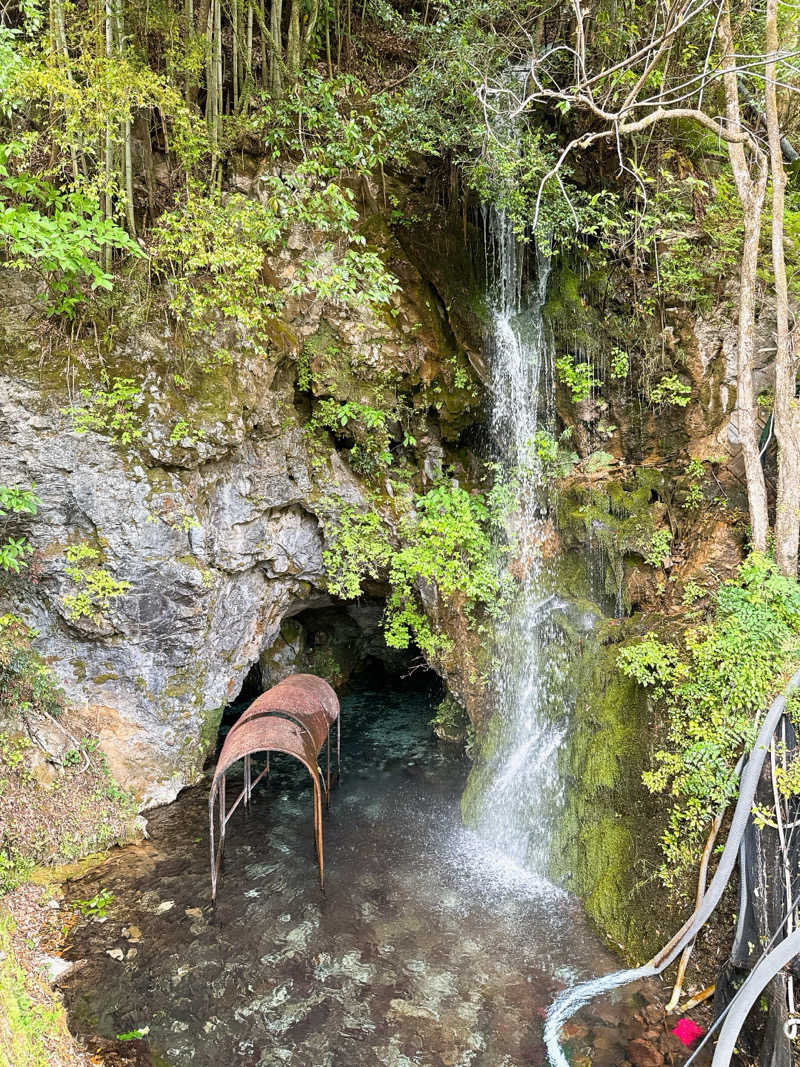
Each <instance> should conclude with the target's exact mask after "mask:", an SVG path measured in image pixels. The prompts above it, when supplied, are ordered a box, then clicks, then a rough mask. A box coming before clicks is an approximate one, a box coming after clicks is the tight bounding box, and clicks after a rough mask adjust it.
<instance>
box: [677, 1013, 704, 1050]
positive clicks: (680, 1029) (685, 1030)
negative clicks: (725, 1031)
mask: <svg viewBox="0 0 800 1067" xmlns="http://www.w3.org/2000/svg"><path fill="white" fill-rule="evenodd" d="M672 1032H673V1034H674V1035H675V1037H677V1039H678V1040H679V1041H680V1043H681V1044H682V1045H686V1046H687V1047H688V1046H689V1045H693V1044H694V1043H695V1041H696V1040H697V1039H698V1037H702V1036H703V1034H704V1033H705V1030H704V1029H703V1028H702V1026H698V1025H697V1023H696V1022H694V1021H693V1020H692V1019H689V1018H687V1017H686V1016H685V1015H684V1017H683V1018H682V1019H678V1022H677V1023H676V1024H675V1026H674V1027H673V1028H672Z"/></svg>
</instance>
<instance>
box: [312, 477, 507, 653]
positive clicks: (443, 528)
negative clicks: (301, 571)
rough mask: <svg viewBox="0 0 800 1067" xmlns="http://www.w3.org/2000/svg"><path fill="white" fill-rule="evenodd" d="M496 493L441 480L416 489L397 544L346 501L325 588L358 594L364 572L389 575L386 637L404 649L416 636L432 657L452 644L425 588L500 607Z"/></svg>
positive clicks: (332, 531)
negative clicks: (432, 615)
mask: <svg viewBox="0 0 800 1067" xmlns="http://www.w3.org/2000/svg"><path fill="white" fill-rule="evenodd" d="M501 509H502V505H496V504H495V498H494V497H492V496H489V497H486V496H484V495H482V494H480V493H475V494H473V493H469V492H467V491H466V490H465V489H461V488H460V487H458V486H454V485H452V484H450V483H449V482H442V483H440V484H438V485H436V486H434V487H433V488H432V489H430V490H429V491H428V492H427V493H424V494H421V495H418V496H417V497H416V498H415V501H414V509H413V511H411V512H410V513H408V514H407V515H405V516H404V517H403V518H402V519H401V521H400V523H399V533H400V546H399V547H395V546H394V545H393V544H392V541H391V539H390V534H389V530H388V527H387V526H386V524H385V523H384V521H383V520H382V519H381V518H380V517H379V516H378V515H377V514H376V513H374V512H367V513H361V512H358V511H356V509H354V508H345V509H344V510H343V511H342V512H341V513H340V515H339V518H338V520H337V521H336V522H332V523H331V524H330V525H329V526H328V527H327V528H326V534H327V537H328V545H327V547H326V549H325V552H324V553H323V562H324V563H325V568H326V572H327V574H328V589H329V590H330V592H331V593H333V594H334V595H335V596H342V597H346V598H352V597H355V596H359V595H360V593H361V591H362V584H363V582H364V580H365V579H366V578H372V579H381V580H383V581H386V582H388V585H389V589H390V592H389V597H388V599H387V603H386V613H385V616H384V633H385V638H386V643H387V644H388V645H389V646H390V647H391V648H407V647H408V646H409V645H410V644H411V643H412V641H413V642H415V643H416V644H417V645H418V646H419V648H420V649H421V650H422V651H423V652H424V653H425V655H427V656H429V657H435V656H437V655H441V654H443V653H444V652H446V651H447V649H448V647H449V646H448V642H447V639H446V638H445V637H444V636H443V635H442V634H438V633H435V632H434V630H433V628H432V627H431V624H430V622H429V621H428V618H427V615H426V613H425V610H424V608H423V606H422V600H421V594H422V591H423V590H424V589H425V588H426V587H427V588H428V589H429V590H430V591H431V592H433V593H435V595H437V596H441V597H442V598H443V599H444V600H445V601H456V600H460V602H461V603H462V604H463V605H464V606H465V608H466V610H468V611H474V610H476V609H482V610H486V611H490V612H494V611H497V610H499V607H500V603H501V601H502V598H503V593H504V583H503V579H502V577H501V571H500V566H499V560H498V553H499V551H500V550H499V549H498V548H497V545H496V542H495V537H494V534H495V533H497V531H498V527H499V525H500V523H501V519H502V510H501Z"/></svg>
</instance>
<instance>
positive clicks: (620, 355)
mask: <svg viewBox="0 0 800 1067" xmlns="http://www.w3.org/2000/svg"><path fill="white" fill-rule="evenodd" d="M629 369H630V358H629V356H628V353H627V352H625V351H623V349H621V348H617V347H616V346H615V347H614V348H612V349H611V369H610V374H611V379H612V381H619V380H620V379H621V378H627V377H628V371H629Z"/></svg>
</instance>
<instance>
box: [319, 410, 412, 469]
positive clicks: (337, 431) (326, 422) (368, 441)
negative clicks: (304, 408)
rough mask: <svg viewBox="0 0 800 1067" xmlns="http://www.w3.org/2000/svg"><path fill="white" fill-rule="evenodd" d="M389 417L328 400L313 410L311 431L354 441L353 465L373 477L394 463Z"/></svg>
mask: <svg viewBox="0 0 800 1067" xmlns="http://www.w3.org/2000/svg"><path fill="white" fill-rule="evenodd" d="M388 421H389V413H388V412H386V411H382V410H381V409H380V408H373V407H370V406H369V404H360V403H358V402H357V401H355V400H348V401H346V402H341V401H338V400H334V399H332V398H328V399H326V400H322V401H321V402H320V403H319V404H318V405H317V407H316V408H315V409H314V415H313V418H312V419H311V421H310V422H309V424H308V426H309V429H310V430H311V431H314V430H320V429H324V430H330V431H331V432H332V433H333V434H334V436H336V437H339V438H341V437H348V438H352V439H353V440H354V441H355V443H354V445H353V446H352V448H351V449H350V452H349V455H350V462H351V463H352V465H353V467H354V469H355V470H357V471H358V472H359V473H360V474H365V475H374V474H376V473H377V472H378V471H380V470H381V469H383V468H385V467H387V466H388V465H389V464H390V463H391V462H392V453H391V451H390V445H391V438H390V436H389V430H388V428H387V423H388Z"/></svg>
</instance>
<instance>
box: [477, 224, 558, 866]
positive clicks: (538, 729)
mask: <svg viewBox="0 0 800 1067" xmlns="http://www.w3.org/2000/svg"><path fill="white" fill-rule="evenodd" d="M483 220H484V238H485V248H486V275H487V295H488V301H489V306H490V312H491V336H490V339H489V349H490V358H491V375H492V376H491V397H492V416H491V427H490V429H491V440H492V450H493V453H494V457H495V459H496V461H497V463H498V465H499V468H500V476H501V477H503V478H505V479H506V480H507V481H509V482H510V483H513V484H514V485H515V487H516V495H517V504H516V508H515V511H514V514H513V516H512V519H511V525H512V529H511V530H510V531H509V532H510V534H511V537H512V538H513V541H514V546H515V548H514V559H513V561H512V572H513V574H514V579H515V589H514V591H513V593H512V604H511V610H510V612H509V613H508V615H507V617H506V618H505V621H504V622H503V623H502V628H501V630H500V632H498V633H497V634H496V652H495V671H494V679H495V697H496V710H495V714H494V717H493V719H492V722H491V725H490V727H489V731H488V737H487V739H486V742H485V744H484V746H483V748H482V751H481V753H480V755H479V759H478V761H477V763H476V766H475V769H474V771H473V774H472V776H471V779H470V782H469V785H468V787H467V792H466V794H465V804H464V810H465V816H466V818H467V821H468V822H469V823H470V824H471V825H472V826H473V827H474V828H475V829H476V830H477V831H478V833H480V834H481V836H482V837H484V838H486V839H487V840H489V841H491V842H492V844H493V846H494V847H495V848H497V849H499V851H500V852H502V853H503V854H504V855H505V856H507V857H508V858H509V859H511V860H512V861H514V862H515V863H518V864H520V865H523V866H527V867H528V868H530V869H531V870H533V871H535V872H536V873H538V874H541V875H543V874H544V873H545V872H546V869H547V861H548V851H549V842H550V839H551V833H552V826H553V821H554V819H555V817H556V814H557V811H558V807H559V799H560V782H559V775H558V769H557V754H558V749H559V746H560V745H561V743H562V741H563V739H564V735H565V730H566V726H565V717H564V714H563V709H562V708H561V707H560V706H559V694H560V693H561V692H562V690H563V687H564V682H565V678H564V667H565V659H566V650H565V649H564V646H563V638H562V636H561V633H560V631H559V629H558V628H557V626H556V625H555V622H554V618H553V615H554V611H556V610H557V608H558V607H559V599H558V597H557V596H556V595H555V594H554V593H553V592H552V584H553V583H552V580H551V578H550V575H549V574H548V564H547V560H546V558H545V553H544V551H543V549H544V547H545V542H546V537H547V511H548V491H547V484H546V477H545V472H544V470H543V465H542V461H541V459H540V457H539V454H538V451H537V433H539V434H540V433H542V432H543V431H544V432H547V431H548V430H550V429H552V427H553V424H554V418H555V410H554V393H553V353H552V346H551V343H550V337H549V335H548V331H547V329H546V325H545V322H544V316H543V309H544V304H545V301H546V298H547V285H548V281H549V276H550V260H549V257H548V256H547V255H546V254H544V253H543V252H541V250H537V249H535V248H528V249H525V248H523V247H522V246H521V245H520V243H519V242H518V241H517V238H516V235H515V233H514V230H513V227H512V225H511V221H510V219H509V218H508V217H507V216H506V215H505V214H504V213H502V212H501V211H498V210H496V209H495V208H494V207H491V206H488V207H485V208H484V210H483ZM528 274H530V275H531V276H530V277H528V276H527V275H528ZM562 703H563V701H562Z"/></svg>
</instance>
